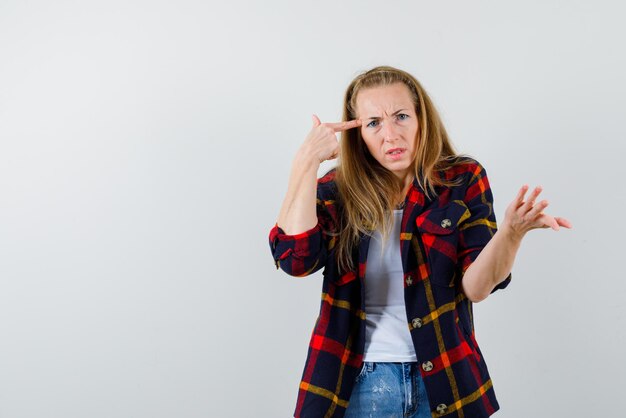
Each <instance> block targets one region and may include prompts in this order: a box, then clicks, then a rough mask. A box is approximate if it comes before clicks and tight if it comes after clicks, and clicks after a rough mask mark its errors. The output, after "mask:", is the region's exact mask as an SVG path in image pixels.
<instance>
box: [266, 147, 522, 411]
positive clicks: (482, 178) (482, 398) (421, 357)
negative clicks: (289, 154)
mask: <svg viewBox="0 0 626 418" xmlns="http://www.w3.org/2000/svg"><path fill="white" fill-rule="evenodd" d="M441 175H442V176H445V178H447V179H460V182H459V185H458V186H454V187H439V188H438V190H437V197H436V198H434V199H428V198H427V197H426V195H425V194H424V192H423V191H422V190H421V188H420V187H419V185H418V184H417V181H414V182H413V185H412V187H411V189H410V190H409V192H408V194H407V199H406V206H405V209H404V215H403V218H402V227H401V234H400V241H401V242H400V244H401V245H400V247H401V252H402V263H403V270H404V294H405V302H406V312H407V326H408V328H409V330H410V332H411V337H412V339H413V343H414V346H415V352H416V354H417V358H418V362H419V363H420V371H421V373H422V376H423V378H424V384H425V386H426V390H427V392H428V400H429V403H430V406H431V410H432V416H433V417H443V416H445V417H459V418H482V417H488V416H489V415H491V414H493V413H494V412H495V411H496V410H497V409H498V408H499V407H498V402H497V400H496V397H495V394H494V391H493V387H492V382H491V379H490V377H489V372H488V371H487V365H486V364H485V361H484V359H483V356H482V354H481V352H480V349H479V348H478V344H477V343H476V339H475V336H474V324H473V316H472V303H471V302H470V301H469V300H468V299H467V298H466V297H465V295H464V294H463V292H462V291H461V287H460V281H461V279H462V277H463V273H464V272H465V270H466V269H467V268H468V267H469V266H470V264H471V263H472V262H473V261H474V260H475V259H476V257H477V256H478V254H479V253H480V251H481V250H482V248H483V247H484V246H485V245H486V244H487V242H489V240H490V239H491V237H492V236H493V234H494V233H495V231H496V219H495V215H494V212H493V205H492V202H493V197H492V194H491V190H490V188H489V182H488V180H487V175H486V173H485V170H484V168H483V167H482V166H481V165H480V164H479V163H478V162H476V161H474V160H470V159H467V160H466V161H464V162H463V164H460V165H458V166H456V167H454V168H452V169H449V170H447V171H445V172H442V173H441ZM334 176H335V172H334V171H331V172H329V173H328V174H327V175H325V176H324V177H322V178H321V179H319V180H318V189H317V216H318V224H317V225H316V226H315V227H314V228H312V229H311V230H309V231H306V232H303V233H301V234H297V235H286V234H285V233H284V231H282V230H281V229H280V228H279V227H278V226H277V225H275V226H274V228H272V230H271V231H270V236H269V241H270V247H271V250H272V254H273V257H274V260H275V263H276V267H277V268H279V267H280V268H281V269H282V270H284V271H285V272H287V273H288V274H290V275H293V276H306V275H309V274H311V273H313V272H315V271H318V270H319V269H321V268H323V276H324V280H323V284H322V302H321V307H320V314H319V316H318V319H317V322H316V324H315V327H314V330H313V335H312V337H311V342H310V345H309V351H308V356H307V360H306V364H305V367H304V372H303V375H302V380H301V382H300V390H299V394H298V400H297V405H296V410H295V414H294V416H296V417H311V418H318V417H342V416H343V415H344V413H345V410H346V407H347V406H348V402H349V399H350V393H351V391H352V387H353V383H354V380H355V378H356V377H357V375H358V374H359V372H360V369H361V367H362V364H363V348H364V337H365V321H364V319H365V313H364V311H363V308H364V307H363V301H364V289H363V277H364V276H365V269H366V265H367V264H366V263H367V252H368V246H369V239H370V237H369V236H368V235H365V236H363V237H362V240H361V243H360V245H359V248H358V252H356V253H355V254H354V257H355V260H358V269H357V270H358V271H353V272H347V273H343V274H340V273H339V272H338V268H337V264H336V260H335V252H334V248H335V243H336V233H337V232H338V231H337V225H338V222H337V213H338V212H337V210H338V207H337V205H338V204H339V202H338V201H336V199H337V189H336V185H335V182H334ZM510 280H511V278H510V276H509V277H508V278H507V279H506V280H505V281H504V282H502V283H501V284H500V285H498V286H497V287H496V289H494V291H495V290H497V289H502V288H504V287H506V286H507V285H508V284H509V282H510Z"/></svg>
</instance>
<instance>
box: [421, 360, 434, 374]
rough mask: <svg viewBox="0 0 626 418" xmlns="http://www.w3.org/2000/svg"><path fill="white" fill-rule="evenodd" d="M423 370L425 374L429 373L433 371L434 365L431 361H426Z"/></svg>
mask: <svg viewBox="0 0 626 418" xmlns="http://www.w3.org/2000/svg"><path fill="white" fill-rule="evenodd" d="M422 369H423V370H424V371H425V372H429V371H431V370H432V369H433V364H432V363H431V362H430V361H425V362H424V363H422Z"/></svg>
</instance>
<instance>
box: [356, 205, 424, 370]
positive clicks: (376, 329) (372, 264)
mask: <svg viewBox="0 0 626 418" xmlns="http://www.w3.org/2000/svg"><path fill="white" fill-rule="evenodd" d="M401 223H402V210H394V213H393V228H392V232H391V235H390V237H389V239H388V240H387V242H386V245H385V248H382V252H381V247H382V235H381V233H380V232H379V231H375V232H374V233H373V235H372V237H371V239H370V245H369V250H368V253H367V267H366V270H365V353H364V357H363V360H364V361H373V362H411V361H417V357H416V356H415V348H414V347H413V341H412V340H411V334H410V332H409V326H408V322H407V316H406V308H405V304H404V273H403V271H402V258H401V255H400V227H401Z"/></svg>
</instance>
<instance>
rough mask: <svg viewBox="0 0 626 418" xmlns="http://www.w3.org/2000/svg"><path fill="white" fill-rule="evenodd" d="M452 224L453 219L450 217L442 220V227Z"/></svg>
mask: <svg viewBox="0 0 626 418" xmlns="http://www.w3.org/2000/svg"><path fill="white" fill-rule="evenodd" d="M451 226H452V221H451V220H450V219H448V218H446V219H444V220H443V221H441V227H442V228H450V227H451Z"/></svg>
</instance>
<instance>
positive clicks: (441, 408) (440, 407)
mask: <svg viewBox="0 0 626 418" xmlns="http://www.w3.org/2000/svg"><path fill="white" fill-rule="evenodd" d="M447 410H448V405H446V404H445V403H440V404H439V405H437V413H439V415H443V414H445V413H446V411H447Z"/></svg>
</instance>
